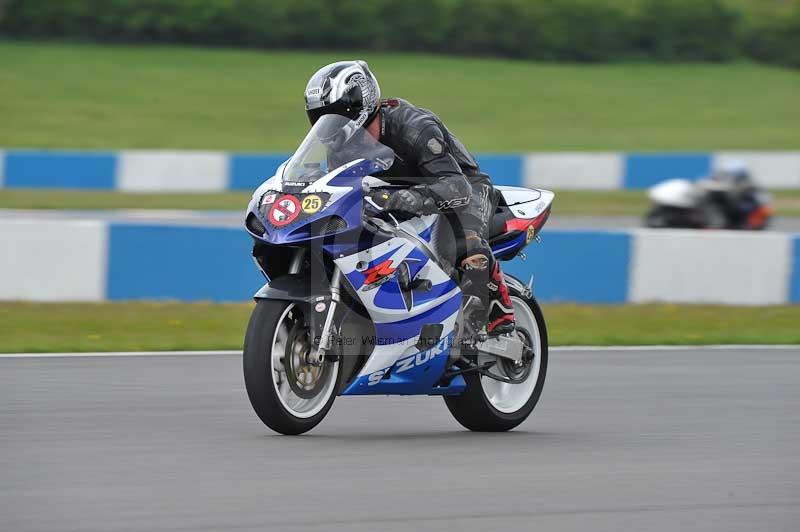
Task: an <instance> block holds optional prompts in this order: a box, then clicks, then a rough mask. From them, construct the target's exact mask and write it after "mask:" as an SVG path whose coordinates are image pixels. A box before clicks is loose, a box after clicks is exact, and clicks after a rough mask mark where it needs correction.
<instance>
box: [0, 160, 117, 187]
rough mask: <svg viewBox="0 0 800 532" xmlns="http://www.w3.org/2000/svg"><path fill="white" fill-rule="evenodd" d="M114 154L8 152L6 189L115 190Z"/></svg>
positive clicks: (115, 163)
mask: <svg viewBox="0 0 800 532" xmlns="http://www.w3.org/2000/svg"><path fill="white" fill-rule="evenodd" d="M116 171H117V156H116V154H114V153H111V152H108V153H103V152H97V153H89V152H85V153H81V152H52V151H8V152H6V154H5V185H4V186H6V187H9V188H14V187H18V188H77V189H109V190H110V189H113V188H115V182H116Z"/></svg>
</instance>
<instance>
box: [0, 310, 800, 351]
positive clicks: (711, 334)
mask: <svg viewBox="0 0 800 532" xmlns="http://www.w3.org/2000/svg"><path fill="white" fill-rule="evenodd" d="M251 309H252V303H242V304H209V303H151V302H135V303H99V304H95V303H69V304H67V303H13V302H12V303H0V352H7V353H8V352H86V351H149V350H190V349H203V350H205V349H239V348H241V346H242V341H243V339H244V333H245V329H246V327H247V321H248V318H249V315H250V311H251ZM544 313H545V318H546V320H547V324H548V328H549V333H550V340H551V344H552V345H648V344H650V345H654V344H674V345H687V344H753V343H757V344H800V328H799V327H797V324H798V323H800V305H795V306H770V307H722V306H694V305H624V306H605V305H565V304H558V305H544Z"/></svg>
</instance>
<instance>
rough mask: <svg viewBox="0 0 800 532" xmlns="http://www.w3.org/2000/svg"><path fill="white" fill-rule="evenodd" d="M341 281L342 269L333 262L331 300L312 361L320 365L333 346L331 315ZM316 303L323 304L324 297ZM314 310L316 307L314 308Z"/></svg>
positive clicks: (335, 306)
mask: <svg viewBox="0 0 800 532" xmlns="http://www.w3.org/2000/svg"><path fill="white" fill-rule="evenodd" d="M341 281H342V270H340V269H339V266H338V265H336V264H335V263H334V266H333V275H331V286H330V290H331V302H330V304H329V305H328V314H327V315H326V316H325V322H324V324H323V326H322V333H321V334H320V338H319V346H318V347H317V351H316V354H315V356H314V360H313V361H312V362H313V363H315V364H318V365H321V364H322V363H323V362H324V361H325V355H326V353H327V352H328V351H329V350H330V348H331V347H332V346H333V341H334V338H333V334H332V333H333V331H332V329H333V316H334V314H336V308H337V306H338V305H339V302H340V300H341V298H340V291H339V286H340V284H341ZM321 299H322V300H321V301H320V302H318V303H317V305H319V304H320V303H323V304H324V298H321ZM314 310H315V311H316V308H315V309H314Z"/></svg>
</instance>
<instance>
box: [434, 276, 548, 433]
mask: <svg viewBox="0 0 800 532" xmlns="http://www.w3.org/2000/svg"><path fill="white" fill-rule="evenodd" d="M509 288H510V290H511V293H512V295H511V301H512V302H513V304H514V314H515V319H516V323H517V334H519V335H520V338H521V339H522V340H523V341H524V342H525V343H526V345H527V347H528V348H529V349H530V350H531V351H532V353H533V356H532V357H530V360H527V361H524V362H523V363H522V364H519V365H517V364H514V363H513V361H511V360H507V359H502V358H501V359H499V360H498V362H497V364H495V366H494V367H493V368H492V369H491V370H490V371H492V372H494V373H497V374H498V375H500V376H502V377H506V378H508V379H513V380H515V381H521V382H520V383H519V384H511V383H506V382H501V381H498V380H496V379H493V378H491V377H488V376H486V375H480V374H478V373H466V374H465V375H464V379H465V380H466V381H467V388H466V390H464V392H463V393H462V394H461V395H457V396H446V397H445V398H444V401H445V403H446V404H447V408H448V409H449V410H450V413H451V414H453V417H455V418H456V420H457V421H458V422H459V423H461V424H462V425H463V426H464V427H466V428H468V429H470V430H474V431H483V432H501V431H506V430H510V429H513V428H514V427H516V426H517V425H519V424H520V423H522V422H523V421H525V419H526V418H527V417H528V416H529V415H530V414H531V412H533V409H534V407H535V406H536V403H537V402H538V401H539V397H540V396H541V395H542V389H543V388H544V381H545V376H546V374H547V329H546V327H545V323H544V317H543V316H542V311H541V309H540V308H539V305H538V304H537V303H536V300H535V299H533V297H527V296H526V295H525V294H522V293H520V292H519V291H517V290H515V289H514V287H509ZM493 360H497V358H496V357H494V356H491V355H479V356H478V360H477V362H478V364H483V363H485V362H488V361H493Z"/></svg>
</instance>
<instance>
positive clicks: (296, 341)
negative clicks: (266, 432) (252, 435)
mask: <svg viewBox="0 0 800 532" xmlns="http://www.w3.org/2000/svg"><path fill="white" fill-rule="evenodd" d="M313 349H314V346H313V341H312V338H311V334H310V333H309V330H308V327H307V326H306V320H305V313H304V311H303V308H302V307H301V306H300V305H298V304H296V303H293V302H290V301H274V300H259V301H258V303H257V304H256V308H255V309H253V314H252V316H251V317H250V323H249V325H248V326H247V336H246V337H245V341H244V357H243V366H244V383H245V387H246V388H247V395H248V397H249V398H250V403H251V404H252V405H253V409H254V410H255V411H256V414H258V417H259V418H261V421H263V422H264V424H265V425H267V426H268V427H269V428H271V429H272V430H274V431H276V432H280V433H282V434H292V435H293V434H302V433H304V432H307V431H309V430H311V429H312V428H314V427H315V426H316V425H317V424H318V423H319V422H320V421H322V419H323V418H324V417H325V414H327V413H328V410H330V408H331V405H332V404H333V400H334V399H335V398H336V390H337V387H338V385H339V378H340V375H341V370H340V366H341V365H340V363H339V361H338V360H335V361H331V360H326V361H324V362H323V363H322V364H321V365H316V364H311V363H310V360H312V359H311V358H310V357H309V355H310V354H311V353H312V351H313Z"/></svg>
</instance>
